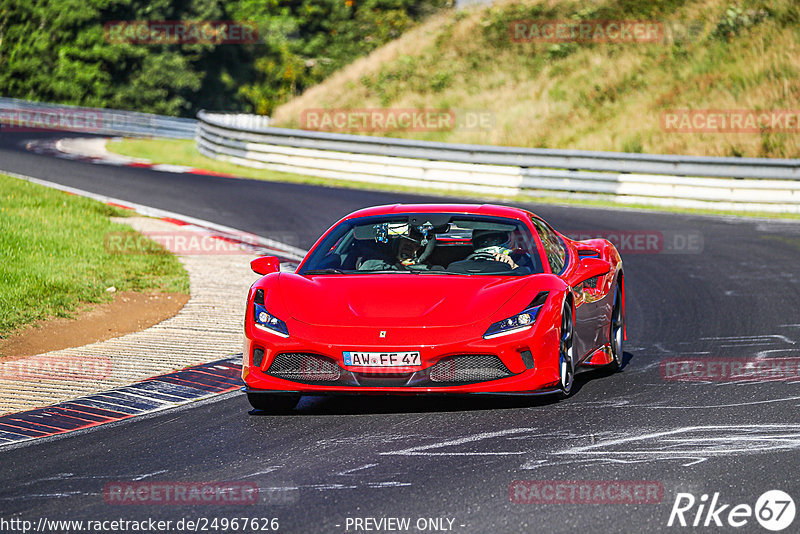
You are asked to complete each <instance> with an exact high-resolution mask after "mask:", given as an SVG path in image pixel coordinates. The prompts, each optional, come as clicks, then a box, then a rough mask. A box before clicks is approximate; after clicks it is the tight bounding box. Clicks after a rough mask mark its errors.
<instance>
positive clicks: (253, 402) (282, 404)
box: [247, 393, 300, 413]
mask: <svg viewBox="0 0 800 534" xmlns="http://www.w3.org/2000/svg"><path fill="white" fill-rule="evenodd" d="M247 400H248V401H249V402H250V406H252V407H253V408H255V409H256V410H261V411H264V412H270V413H287V412H291V411H292V410H293V409H294V408H295V407H296V406H297V403H298V402H300V395H274V394H270V393H248V394H247Z"/></svg>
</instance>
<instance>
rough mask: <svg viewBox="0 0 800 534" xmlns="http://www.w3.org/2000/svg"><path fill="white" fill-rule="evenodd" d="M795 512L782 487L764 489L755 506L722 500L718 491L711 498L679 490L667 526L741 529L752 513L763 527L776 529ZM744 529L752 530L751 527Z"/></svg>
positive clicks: (778, 529)
mask: <svg viewBox="0 0 800 534" xmlns="http://www.w3.org/2000/svg"><path fill="white" fill-rule="evenodd" d="M794 515H795V506H794V500H793V499H792V498H791V497H790V496H789V494H788V493H786V492H784V491H781V490H770V491H766V492H764V493H763V494H761V496H760V497H759V498H758V499H757V500H756V504H755V506H750V505H749V504H745V503H742V504H737V505H732V504H727V503H723V502H722V500H721V499H720V495H719V492H716V493H714V495H712V496H711V500H710V501H709V496H708V494H703V495H701V496H700V498H699V499H697V498H695V496H694V495H692V494H691V493H678V494H677V495H676V496H675V502H674V503H673V505H672V512H670V514H669V521H667V526H668V527H672V526H678V527H700V526H703V527H713V526H717V527H733V528H741V527H744V526H745V525H748V523H750V521H751V520H752V518H753V517H754V516H755V519H756V521H758V523H759V524H760V525H761V526H762V527H764V528H765V529H767V530H771V531H773V532H778V531H781V530H784V529H785V528H786V527H788V526H789V525H791V524H792V522H793V521H794ZM745 530H747V531H748V532H751V531H752V529H751V528H747V529H745Z"/></svg>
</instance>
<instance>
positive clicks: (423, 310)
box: [280, 273, 526, 327]
mask: <svg viewBox="0 0 800 534" xmlns="http://www.w3.org/2000/svg"><path fill="white" fill-rule="evenodd" d="M525 282H526V280H525V279H524V278H522V277H511V276H502V277H498V276H484V275H475V276H473V275H467V276H464V275H417V274H402V275H395V274H371V275H358V274H348V275H318V276H299V275H296V274H288V273H284V274H281V277H280V288H281V294H282V296H283V301H284V304H285V305H286V308H287V309H288V311H289V313H290V315H291V316H292V318H293V319H296V320H298V321H302V322H304V323H308V324H314V325H320V326H342V327H346V326H362V327H363V326H376V327H380V326H392V327H402V326H408V327H420V326H428V327H436V326H460V325H467V324H471V323H475V322H476V321H480V320H484V319H486V318H488V317H489V316H490V315H492V314H493V313H495V312H496V311H497V310H498V309H500V307H501V306H502V305H503V304H505V303H506V302H507V301H508V300H509V299H510V298H511V297H513V296H514V295H515V294H516V293H517V292H518V291H519V290H520V289H521V288H522V287H523V286H524V285H525Z"/></svg>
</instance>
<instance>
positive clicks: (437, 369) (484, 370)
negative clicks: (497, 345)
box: [429, 354, 513, 384]
mask: <svg viewBox="0 0 800 534" xmlns="http://www.w3.org/2000/svg"><path fill="white" fill-rule="evenodd" d="M429 372H430V379H431V381H432V382H439V383H442V384H472V383H475V382H486V381H488V380H497V379H498V378H506V377H508V376H512V374H513V373H511V371H509V370H508V368H507V367H506V366H505V364H503V361H502V360H501V359H500V358H498V357H497V356H494V355H492V354H464V355H460V356H449V357H447V358H444V359H442V360H440V361H439V362H438V363H437V364H436V365H434V366H432V367H431V368H430V371H429Z"/></svg>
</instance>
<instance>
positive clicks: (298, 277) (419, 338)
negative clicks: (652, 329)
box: [242, 204, 625, 410]
mask: <svg viewBox="0 0 800 534" xmlns="http://www.w3.org/2000/svg"><path fill="white" fill-rule="evenodd" d="M251 266H252V268H253V270H254V271H255V272H256V273H258V274H262V275H264V276H263V277H262V278H261V279H259V280H258V281H257V282H256V283H255V284H253V286H252V287H251V288H250V292H249V295H248V298H247V312H246V318H245V343H244V358H243V360H244V362H243V370H242V377H243V378H244V382H245V384H246V386H245V388H244V391H245V392H246V393H247V397H248V399H249V401H250V403H251V404H252V406H253V407H254V408H256V409H264V410H286V409H291V408H292V407H294V406H295V405H296V404H297V402H298V400H299V398H300V396H301V395H329V394H474V393H485V394H542V393H546V394H558V395H560V396H562V397H567V396H569V395H570V393H571V392H572V385H573V379H574V376H575V371H576V370H577V369H578V368H579V366H580V367H597V366H607V367H608V368H610V369H613V370H616V369H618V368H619V367H620V364H621V360H622V343H623V339H625V292H624V283H623V275H622V260H621V258H620V256H619V253H618V252H617V250H616V248H614V245H612V244H611V243H610V242H609V241H606V240H604V239H592V240H587V241H573V240H570V239H568V238H566V237H564V236H563V235H561V234H559V233H558V232H556V231H555V230H553V229H552V228H551V227H550V225H548V224H547V223H546V222H544V221H543V220H542V219H541V218H539V217H537V216H536V215H534V214H533V213H531V212H529V211H526V210H523V209H517V208H512V207H504V206H494V205H469V204H421V205H393V206H378V207H373V208H367V209H363V210H359V211H356V212H354V213H351V214H350V215H347V216H346V217H344V218H343V219H341V220H340V221H339V222H337V223H336V224H335V225H333V226H332V227H331V228H330V229H329V230H328V231H327V232H325V234H324V235H323V236H322V237H321V238H320V239H319V240H318V241H317V242H316V243H315V244H314V246H313V247H312V248H311V250H310V251H309V252H308V254H307V255H306V257H305V258H304V259H303V261H302V263H301V264H300V265H299V267H298V268H297V270H296V271H295V272H294V273H289V272H279V263H278V259H277V258H275V257H270V256H264V257H260V258H257V259H255V260H253V262H252V263H251Z"/></svg>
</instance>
